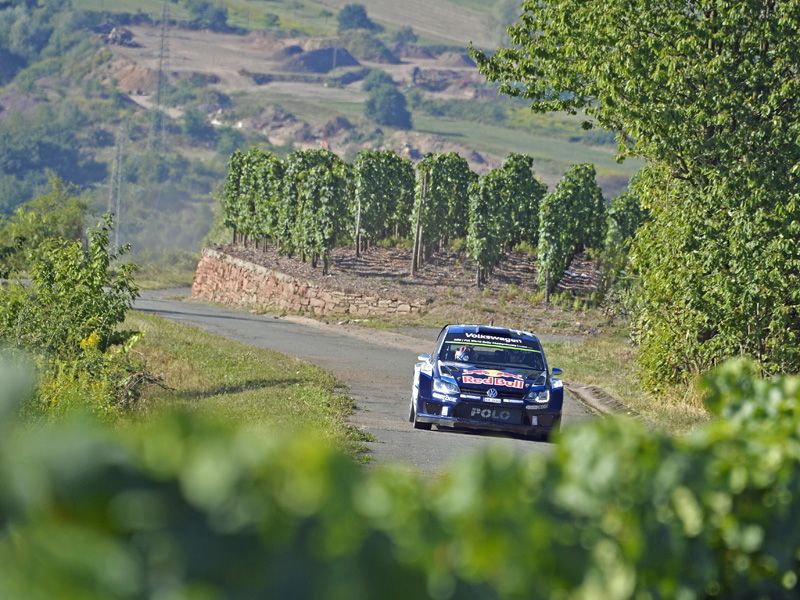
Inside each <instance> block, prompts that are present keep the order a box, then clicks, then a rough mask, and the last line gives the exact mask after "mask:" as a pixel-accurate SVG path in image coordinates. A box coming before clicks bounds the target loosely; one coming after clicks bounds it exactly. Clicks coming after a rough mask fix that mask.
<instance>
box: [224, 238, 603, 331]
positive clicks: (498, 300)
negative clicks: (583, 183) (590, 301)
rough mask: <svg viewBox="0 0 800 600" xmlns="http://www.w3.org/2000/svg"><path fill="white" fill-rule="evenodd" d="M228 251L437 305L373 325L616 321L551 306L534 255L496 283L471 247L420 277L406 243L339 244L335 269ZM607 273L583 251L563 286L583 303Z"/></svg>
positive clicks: (502, 269) (322, 279) (507, 267)
mask: <svg viewBox="0 0 800 600" xmlns="http://www.w3.org/2000/svg"><path fill="white" fill-rule="evenodd" d="M220 250H222V251H224V252H226V253H227V254H230V255H232V256H235V257H237V258H240V259H243V260H247V261H250V262H253V263H256V264H260V265H263V266H265V267H268V268H270V269H275V270H278V271H281V272H283V273H286V274H289V275H292V276H294V277H298V278H302V279H306V280H309V281H312V282H314V283H316V284H318V285H321V286H324V287H329V288H331V289H337V290H342V291H346V292H352V291H359V292H368V293H369V294H370V295H375V296H379V297H382V298H387V299H394V298H398V299H407V300H409V301H420V300H425V301H426V302H427V305H428V306H429V309H428V310H427V312H426V314H425V315H422V316H420V317H410V318H409V317H405V318H403V319H402V322H400V320H398V321H397V322H395V321H394V320H386V321H381V322H373V323H372V325H373V326H386V327H390V326H400V325H416V326H429V327H437V326H441V325H442V324H444V323H448V322H455V321H458V322H481V323H491V322H494V323H495V324H497V325H506V326H509V327H515V328H520V329H530V330H532V331H536V332H537V333H543V334H548V335H558V336H580V337H582V336H586V335H589V336H592V335H595V334H597V333H598V332H600V331H602V330H603V329H607V328H608V327H610V326H612V325H614V323H613V322H611V321H609V319H608V318H607V317H606V316H605V315H604V314H603V313H602V311H600V310H598V309H591V310H583V309H582V306H580V307H578V309H577V310H576V307H575V306H574V305H572V304H570V305H569V306H559V305H557V304H555V303H551V304H549V305H547V304H545V303H544V302H543V299H542V298H543V294H542V290H541V289H540V288H539V286H538V285H537V284H536V265H535V263H534V262H533V260H532V259H531V257H529V256H527V255H526V254H522V253H512V254H511V255H510V256H508V257H507V259H506V260H505V261H503V263H502V264H501V265H500V266H499V267H498V268H497V269H496V270H495V272H494V273H493V274H492V276H491V277H490V279H489V282H488V284H487V285H486V286H485V287H484V288H482V289H480V288H478V287H477V286H476V285H475V266H474V263H473V262H472V261H471V260H469V259H468V258H467V257H466V256H465V255H464V254H463V253H460V252H452V251H447V250H445V251H442V252H437V253H435V254H434V255H433V256H432V257H431V259H430V261H429V262H428V263H427V264H426V265H425V266H424V267H423V268H422V269H421V270H420V271H419V272H418V274H417V275H416V276H415V277H413V278H412V277H411V276H410V273H409V269H410V263H411V251H410V250H408V249H404V248H392V249H386V248H372V249H370V250H369V251H368V252H366V253H363V254H362V255H361V256H360V257H356V256H355V253H354V251H353V249H352V248H337V249H336V250H334V252H333V254H332V257H331V269H330V274H329V275H327V276H324V275H322V268H321V267H317V268H316V269H315V268H313V267H312V266H311V264H310V263H304V262H302V261H301V260H299V259H298V258H289V257H287V256H281V255H279V254H278V253H277V252H276V251H275V250H274V249H272V248H269V249H267V250H255V249H254V248H244V247H242V246H234V245H230V246H226V247H224V248H220ZM598 279H599V273H598V271H597V269H596V266H595V265H594V263H592V262H591V261H589V260H587V259H585V258H584V257H577V258H576V259H575V260H574V261H573V262H572V264H571V265H570V267H569V268H568V269H567V272H566V275H565V277H564V280H563V281H562V282H561V284H560V285H559V287H558V290H557V293H559V292H560V293H561V301H562V304H563V303H564V302H565V300H564V299H565V298H567V297H568V296H569V298H570V300H569V301H567V303H569V302H571V299H572V298H573V297H574V299H575V302H576V303H581V301H582V300H581V299H583V298H585V297H586V296H587V295H588V294H590V293H591V292H593V291H594V290H595V289H596V288H597V283H598Z"/></svg>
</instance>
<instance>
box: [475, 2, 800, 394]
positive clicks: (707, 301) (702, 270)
mask: <svg viewBox="0 0 800 600" xmlns="http://www.w3.org/2000/svg"><path fill="white" fill-rule="evenodd" d="M510 37H511V41H512V44H513V45H512V46H511V47H509V48H502V49H500V50H498V52H497V53H495V54H494V55H493V56H491V57H489V56H487V55H485V54H483V53H481V52H475V57H476V60H477V62H478V65H479V69H480V70H481V71H482V72H483V73H484V74H486V75H487V77H488V78H489V79H490V80H492V81H496V82H500V89H501V91H503V92H505V93H507V94H510V95H512V96H517V97H522V98H525V99H527V100H529V101H530V102H531V106H532V108H533V109H534V110H537V111H548V110H560V111H566V112H569V113H577V112H581V111H583V112H584V113H585V114H586V115H587V117H588V118H589V119H591V120H593V122H595V123H597V124H599V125H601V126H603V127H606V128H609V129H611V130H613V131H615V132H616V133H617V139H618V143H619V146H620V150H621V152H622V154H624V155H636V156H641V157H644V158H645V159H646V160H647V161H648V163H649V166H648V169H647V174H646V175H645V176H644V177H643V178H642V180H641V182H640V184H639V185H638V186H637V193H638V194H639V196H640V198H641V201H642V204H643V206H645V207H646V208H648V209H649V210H650V212H651V214H652V220H651V221H650V222H649V223H647V224H646V225H645V231H646V234H645V232H643V234H642V235H639V236H637V242H636V244H635V247H634V259H635V262H634V264H635V267H636V269H637V272H638V273H639V274H640V276H641V285H640V287H639V298H638V302H637V316H636V320H635V333H636V336H637V339H638V340H639V342H640V344H641V351H640V362H641V364H642V366H643V367H644V368H645V371H646V373H647V374H648V376H647V378H646V379H647V382H648V383H649V384H650V385H651V386H658V385H660V384H662V383H663V382H664V381H666V380H673V381H674V380H683V379H686V378H688V377H690V376H691V374H692V373H696V372H698V371H703V370H706V369H708V368H709V367H711V366H713V365H714V364H716V363H718V362H719V361H721V360H722V359H723V358H725V357H726V356H731V355H740V354H744V355H748V356H751V357H753V358H755V359H756V360H757V361H758V362H759V364H761V366H762V368H763V369H764V371H765V372H777V371H790V372H793V371H798V370H800V343H798V342H800V310H798V308H797V307H798V306H800V287H798V286H797V285H796V280H797V273H798V272H800V244H797V243H796V240H797V239H798V237H799V236H800V202H798V197H800V168H798V167H797V165H798V164H800V145H798V144H797V143H796V141H797V134H798V130H799V129H800V124H798V118H797V115H798V114H800V94H799V93H798V89H797V67H796V65H797V64H798V63H800V2H798V1H797V0H787V1H785V2H755V1H754V2H734V3H731V2H725V1H723V0H698V1H694V2H689V3H686V2H660V3H655V2H650V1H644V0H636V1H634V2H628V1H623V0H612V1H610V2H609V1H605V0H604V1H602V2H601V1H600V0H589V1H584V0H580V1H579V0H568V1H566V2H556V1H552V0H544V1H534V0H527V1H526V2H525V4H524V5H523V14H522V16H521V18H520V21H519V22H518V23H517V24H516V25H515V26H513V27H512V28H511V30H510ZM588 126H591V122H588V121H587V127H588Z"/></svg>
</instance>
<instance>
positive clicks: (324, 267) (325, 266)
mask: <svg viewBox="0 0 800 600" xmlns="http://www.w3.org/2000/svg"><path fill="white" fill-rule="evenodd" d="M329 266H330V256H329V255H328V249H327V248H326V249H325V250H324V251H323V253H322V274H323V275H327V274H328V267H329Z"/></svg>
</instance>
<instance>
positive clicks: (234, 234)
mask: <svg viewBox="0 0 800 600" xmlns="http://www.w3.org/2000/svg"><path fill="white" fill-rule="evenodd" d="M238 241H239V240H238V239H236V227H234V228H233V245H234V246H235V245H236V242H238Z"/></svg>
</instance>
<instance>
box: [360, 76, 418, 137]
mask: <svg viewBox="0 0 800 600" xmlns="http://www.w3.org/2000/svg"><path fill="white" fill-rule="evenodd" d="M364 111H365V114H366V115H367V118H369V119H372V120H373V121H377V122H378V123H380V124H381V125H389V126H390V127H397V128H398V129H411V113H410V112H408V109H407V108H406V97H405V96H404V95H403V94H402V93H400V91H398V90H397V89H396V88H395V87H394V86H389V85H379V86H377V87H375V88H373V89H372V91H371V92H370V94H369V98H367V103H366V105H365V108H364Z"/></svg>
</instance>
